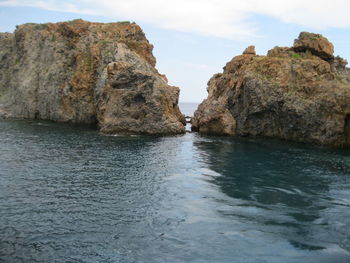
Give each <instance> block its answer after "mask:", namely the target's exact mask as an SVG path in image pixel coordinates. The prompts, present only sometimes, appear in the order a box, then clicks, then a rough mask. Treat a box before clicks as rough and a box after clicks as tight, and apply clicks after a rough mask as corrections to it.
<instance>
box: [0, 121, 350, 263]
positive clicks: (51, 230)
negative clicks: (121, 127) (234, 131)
mask: <svg viewBox="0 0 350 263" xmlns="http://www.w3.org/2000/svg"><path fill="white" fill-rule="evenodd" d="M0 262H248V263H249V262H252V263H253V262H254V263H255V262H266V263H271V262H276V263H280V262H286V263H288V262H315V263H316V262H317V263H323V262H324V263H330V262H334V263H335V262H336V263H348V262H350V152H349V150H332V149H324V148H314V147H310V146H304V145H301V144H293V143H286V142H281V141H271V140H268V141H267V140H266V141H264V140H249V139H245V140H240V139H234V138H225V137H200V136H198V135H197V134H195V133H187V134H186V135H183V136H173V137H150V136H120V137H118V136H116V137H112V136H102V135H100V134H99V133H98V132H97V131H95V130H93V129H90V128H88V127H70V126H67V125H60V124H54V123H50V122H30V121H2V122H0Z"/></svg>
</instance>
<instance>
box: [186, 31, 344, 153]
mask: <svg viewBox="0 0 350 263" xmlns="http://www.w3.org/2000/svg"><path fill="white" fill-rule="evenodd" d="M346 64H347V62H346V61H345V60H344V59H342V58H340V57H334V55H333V45H332V43H330V42H329V41H328V40H327V39H326V38H324V37H323V36H321V35H319V34H312V33H307V32H302V33H301V34H300V35H299V38H298V39H296V40H295V42H294V45H293V47H291V48H289V47H275V48H273V49H271V50H270V51H269V52H268V54H267V56H257V55H256V54H255V48H254V46H250V47H248V48H247V49H246V50H245V51H244V52H243V54H242V55H240V56H236V57H234V58H233V59H232V60H231V61H230V62H228V63H227V64H226V66H225V67H224V72H223V73H221V74H215V75H214V76H213V77H212V78H211V79H210V81H209V82H208V93H209V94H208V98H207V99H206V100H204V101H203V102H202V103H201V104H200V105H199V107H198V109H197V111H196V112H195V114H194V118H193V120H192V129H193V130H194V131H199V132H201V133H206V134H219V135H237V136H263V137H275V138H280V139H286V140H292V141H298V142H307V143H314V144H322V145H328V146H334V147H349V146H350V70H349V69H348V68H346V67H345V66H346Z"/></svg>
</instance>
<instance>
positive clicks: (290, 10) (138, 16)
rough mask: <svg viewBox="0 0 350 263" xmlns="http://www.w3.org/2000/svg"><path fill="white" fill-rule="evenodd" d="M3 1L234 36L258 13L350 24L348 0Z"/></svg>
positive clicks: (321, 25) (247, 31)
mask: <svg viewBox="0 0 350 263" xmlns="http://www.w3.org/2000/svg"><path fill="white" fill-rule="evenodd" d="M0 6H31V7H37V8H43V9H47V10H54V11H64V12H74V13H81V14H94V15H102V16H108V17H111V18H115V19H126V20H135V21H139V22H145V23H150V24H153V25H155V26H157V27H160V28H166V29H174V30H179V31H184V32H194V33H198V34H202V35H207V36H216V37H225V38H233V39H246V38H249V37H251V36H254V35H255V34H256V31H257V25H256V24H255V23H254V20H253V17H252V16H253V15H254V14H260V15H267V16H271V17H274V18H276V19H278V20H280V21H283V22H286V23H293V24H298V25H302V26H305V27H309V28H314V29H326V28H330V27H339V28H348V27H350V16H349V14H348V12H349V10H350V1H349V0H333V1H329V0H318V1H315V0H264V1H262V0H244V1H243V0H239V1H234V0H177V1H167V0H99V1H96V0H76V1H73V0H48V1H40V0H5V1H0Z"/></svg>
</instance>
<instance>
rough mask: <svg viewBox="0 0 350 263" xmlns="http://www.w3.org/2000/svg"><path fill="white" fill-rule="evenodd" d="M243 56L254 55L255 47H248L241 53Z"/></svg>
mask: <svg viewBox="0 0 350 263" xmlns="http://www.w3.org/2000/svg"><path fill="white" fill-rule="evenodd" d="M243 55H254V56H255V55H256V53H255V46H249V47H247V48H246V49H245V50H244V51H243Z"/></svg>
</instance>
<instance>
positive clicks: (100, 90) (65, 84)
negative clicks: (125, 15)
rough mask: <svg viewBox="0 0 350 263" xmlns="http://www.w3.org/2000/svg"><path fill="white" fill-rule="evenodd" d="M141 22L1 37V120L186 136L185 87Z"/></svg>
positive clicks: (43, 27)
mask: <svg viewBox="0 0 350 263" xmlns="http://www.w3.org/2000/svg"><path fill="white" fill-rule="evenodd" d="M152 49H153V46H152V45H151V44H150V43H149V42H148V40H147V39H146V37H145V35H144V33H143V31H142V30H141V28H140V27H139V26H138V25H136V24H135V23H129V22H120V23H108V24H104V23H90V22H87V21H83V20H80V19H79V20H73V21H70V22H62V23H48V24H25V25H21V26H18V27H17V29H16V31H15V32H14V33H13V34H11V33H1V34H0V116H2V117H7V118H30V119H44V120H53V121H60V122H71V123H87V124H91V123H97V124H98V125H99V127H100V129H101V131H102V132H105V133H145V134H176V133H183V132H184V131H185V129H184V125H183V123H182V122H183V116H182V114H181V112H180V110H179V107H178V98H179V89H178V88H177V87H173V86H169V85H168V84H167V79H166V77H165V76H164V75H161V74H159V73H158V71H157V70H156V69H155V64H156V59H155V58H154V56H153V54H152Z"/></svg>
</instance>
